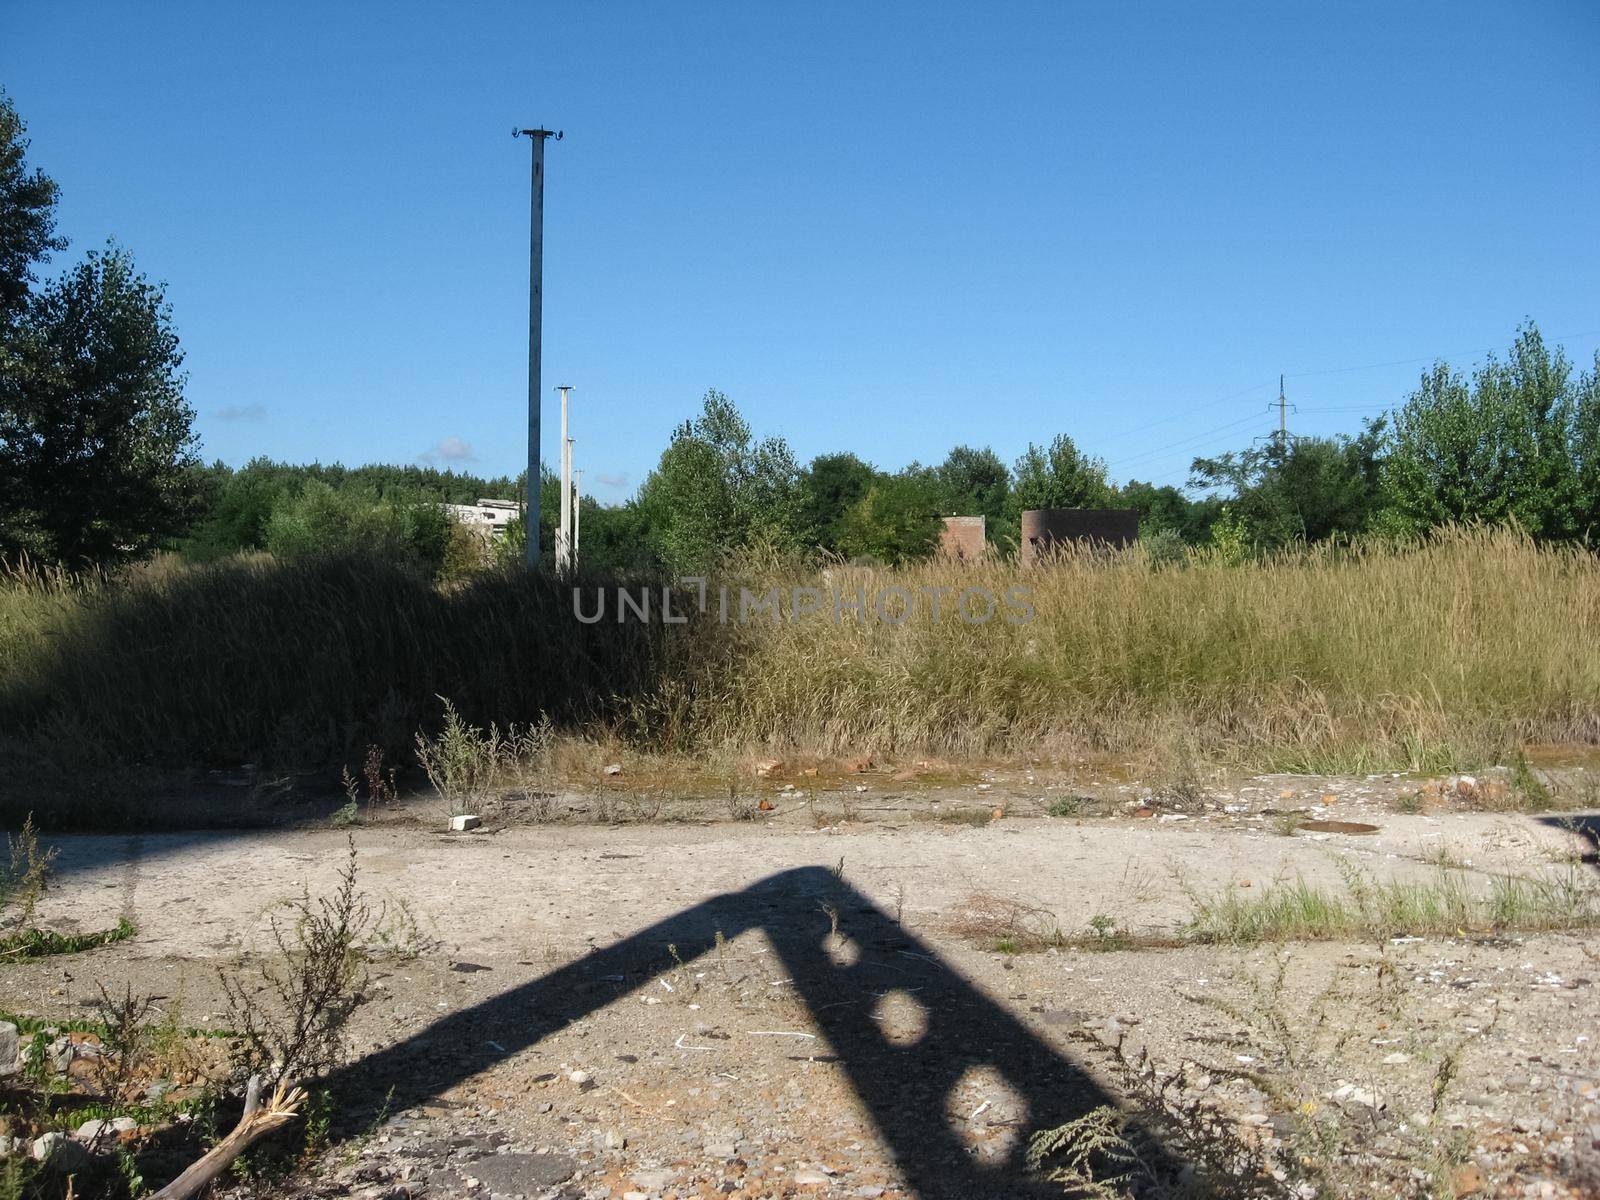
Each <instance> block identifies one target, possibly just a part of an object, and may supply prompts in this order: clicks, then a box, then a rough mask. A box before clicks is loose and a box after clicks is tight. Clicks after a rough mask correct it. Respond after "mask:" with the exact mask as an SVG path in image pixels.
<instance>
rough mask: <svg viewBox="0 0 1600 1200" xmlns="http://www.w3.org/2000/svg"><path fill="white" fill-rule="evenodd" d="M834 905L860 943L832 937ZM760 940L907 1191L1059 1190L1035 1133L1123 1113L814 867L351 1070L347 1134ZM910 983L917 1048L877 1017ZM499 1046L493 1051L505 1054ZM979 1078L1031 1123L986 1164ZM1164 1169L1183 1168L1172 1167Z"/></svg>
mask: <svg viewBox="0 0 1600 1200" xmlns="http://www.w3.org/2000/svg"><path fill="white" fill-rule="evenodd" d="M827 909H831V910H832V912H833V913H834V914H837V918H838V930H839V934H840V935H842V939H844V942H845V943H847V944H848V946H849V949H848V951H847V952H845V953H841V952H840V951H841V944H842V943H841V940H840V939H838V938H835V937H834V936H833V934H832V932H831V921H832V918H831V917H830V915H829V913H828V911H826V910H827ZM756 929H758V930H760V931H761V932H763V933H764V934H765V935H766V937H767V938H768V939H769V940H770V942H771V944H772V946H773V948H774V949H775V951H776V952H777V954H778V956H779V957H780V958H781V960H782V962H783V964H784V969H785V971H786V972H787V973H788V975H790V976H791V977H792V979H793V982H794V986H795V988H796V990H797V992H798V993H799V995H800V997H801V999H802V1000H803V1001H804V1002H805V1004H806V1006H807V1008H808V1009H809V1011H810V1013H811V1015H812V1017H813V1019H814V1020H815V1022H816V1025H817V1027H818V1029H819V1031H820V1033H821V1035H822V1036H823V1037H825V1038H826V1039H827V1042H828V1044H829V1045H830V1046H831V1048H832V1051H833V1053H834V1054H835V1055H837V1058H838V1062H839V1064H840V1066H841V1067H842V1068H843V1070H844V1071H845V1073H846V1074H847V1076H848V1078H849V1081H850V1083H851V1085H852V1087H853V1088H854V1089H855V1091H856V1093H857V1095H858V1096H859V1097H860V1098H861V1100H862V1102H863V1104H864V1106H865V1108H866V1110H867V1111H868V1112H869V1113H870V1114H871V1118H872V1120H873V1122H874V1123H875V1124H876V1126H877V1129H878V1131H879V1133H880V1135H881V1137H882V1139H883V1141H884V1143H885V1145H886V1146H887V1147H888V1149H889V1150H890V1152H891V1153H892V1154H893V1156H894V1158H895V1160H896V1161H897V1163H898V1164H899V1167H900V1169H901V1171H902V1172H903V1173H904V1175H905V1178H906V1180H907V1183H908V1184H909V1186H910V1187H911V1188H913V1189H914V1190H915V1192H916V1193H917V1194H918V1195H920V1196H923V1197H939V1198H948V1200H957V1198H959V1200H979V1198H982V1197H1012V1196H1019V1197H1020V1196H1034V1195H1039V1196H1045V1195H1056V1196H1059V1194H1060V1192H1059V1188H1055V1189H1049V1188H1045V1187H1043V1186H1042V1184H1041V1183H1040V1181H1039V1179H1038V1177H1037V1176H1036V1175H1034V1174H1033V1173H1031V1172H1030V1171H1028V1169H1027V1167H1026V1164H1025V1162H1024V1161H1023V1153H1024V1150H1025V1147H1026V1137H1025V1136H1023V1135H1025V1134H1026V1133H1027V1132H1028V1131H1031V1130H1037V1129H1044V1128H1049V1127H1051V1126H1054V1125H1059V1124H1061V1123H1063V1122H1065V1121H1068V1120H1071V1119H1073V1118H1074V1117H1077V1116H1081V1115H1082V1114H1084V1113H1085V1112H1088V1111H1090V1110H1091V1109H1093V1108H1095V1107H1097V1106H1099V1105H1103V1104H1110V1103H1115V1101H1114V1099H1113V1097H1112V1096H1111V1095H1110V1094H1109V1093H1107V1092H1106V1091H1105V1090H1103V1089H1102V1088H1101V1087H1100V1086H1099V1085H1098V1084H1097V1083H1096V1082H1095V1081H1094V1080H1093V1079H1092V1078H1090V1076H1089V1075H1088V1074H1087V1073H1086V1072H1085V1071H1084V1069H1083V1068H1082V1067H1081V1066H1079V1065H1078V1064H1076V1063H1074V1062H1073V1061H1072V1060H1071V1059H1070V1058H1068V1057H1066V1056H1065V1055H1063V1054H1061V1053H1060V1052H1059V1051H1058V1050H1056V1049H1055V1048H1054V1047H1053V1046H1051V1045H1049V1044H1048V1043H1047V1042H1045V1041H1043V1040H1042V1039H1040V1038H1039V1037H1037V1036H1036V1035H1035V1034H1034V1033H1032V1032H1031V1031H1030V1030H1029V1029H1028V1028H1027V1027H1026V1026H1024V1025H1023V1024H1022V1023H1021V1022H1020V1021H1018V1020H1017V1019H1016V1018H1015V1017H1013V1016H1012V1015H1011V1014H1010V1013H1008V1012H1006V1011H1005V1010H1004V1009H1002V1008H1001V1007H999V1006H998V1005H997V1004H995V1003H994V1002H993V1001H992V1000H990V999H989V998H988V997H987V996H985V995H984V994H983V993H982V992H980V991H979V990H978V989H977V988H975V987H974V986H973V985H972V984H971V983H969V982H968V981H967V980H966V979H964V978H963V977H962V976H961V974H960V973H959V972H958V971H957V970H955V969H954V967H952V966H951V965H950V964H948V963H946V962H945V961H944V960H943V959H941V958H940V957H939V956H938V955H937V954H935V953H934V951H933V950H932V949H931V948H930V947H928V946H927V945H926V944H924V943H923V942H921V941H920V940H918V939H917V938H916V937H914V936H913V935H911V934H910V933H908V932H907V931H906V930H905V928H904V927H903V926H902V925H900V924H899V923H898V922H897V921H895V920H894V919H893V918H891V917H890V916H889V915H888V914H887V913H884V912H883V911H882V910H880V909H879V908H877V907H876V906H874V905H873V904H872V903H871V902H869V901H868V900H867V899H866V897H864V896H863V895H862V894H861V893H859V892H857V891H856V890H855V889H854V888H852V887H850V886H849V885H848V884H846V883H844V882H842V881H841V880H840V879H839V878H838V877H837V876H836V875H835V874H834V873H833V872H831V871H828V870H825V869H823V868H820V867H804V868H797V869H794V870H789V871H783V872H780V873H778V874H776V875H772V876H769V877H768V878H766V879H764V880H761V881H760V882H758V883H755V884H753V885H751V886H750V887H748V888H746V889H744V890H743V891H740V892H733V893H725V894H723V895H720V896H716V897H713V898H711V899H708V900H706V901H704V902H702V903H700V904H697V905H695V906H694V907H692V908H688V909H685V910H684V911H682V912H680V913H678V914H676V915H674V916H672V917H669V918H668V919H666V920H664V921H661V922H658V923H657V924H655V925H652V926H650V927H649V928H646V929H643V930H640V931H639V932H638V933H635V934H633V935H632V936H631V937H628V938H626V939H625V940H623V941H621V942H619V943H617V944H615V945H613V946H608V947H606V948H604V949H600V950H596V951H594V952H593V953H591V954H588V955H586V956H585V957H584V958H582V959H580V960H579V961H577V962H574V963H572V964H570V965H568V966H565V967H561V968H559V969H557V970H555V971H552V972H551V973H550V974H548V975H545V976H544V977H542V978H540V979H538V980H535V981H533V982H531V983H527V984H524V985H521V986H519V987H516V988H512V989H510V990H509V991H506V992H502V993H500V994H499V995H497V996H494V997H491V998H490V999H487V1000H485V1001H482V1002H481V1003H479V1004H476V1005H474V1006H472V1007H471V1008H467V1009H463V1010H461V1011H459V1012H455V1013H452V1014H450V1015H449V1016H446V1017H443V1018H441V1019H439V1020H438V1021H436V1022H434V1023H433V1024H432V1025H430V1026H428V1027H427V1028H426V1029H424V1030H421V1031H420V1032H418V1033H417V1034H415V1035H413V1036H412V1037H409V1038H407V1039H405V1040H404V1041H401V1042H399V1043H396V1044H395V1045H393V1046H390V1047H387V1048H385V1049H383V1050H381V1051H378V1052H377V1053H374V1054H372V1055H369V1056H367V1057H365V1058H363V1059H361V1060H359V1061H357V1062H355V1063H353V1064H351V1065H350V1066H348V1067H346V1068H344V1069H343V1070H341V1071H340V1072H339V1073H338V1074H337V1075H336V1076H335V1077H334V1078H333V1079H331V1080H330V1081H329V1082H328V1086H330V1087H331V1088H332V1089H333V1090H334V1091H335V1094H337V1095H339V1096H340V1098H341V1113H342V1117H343V1120H342V1121H341V1124H343V1125H345V1126H346V1127H348V1128H350V1129H352V1130H353V1129H357V1128H360V1127H362V1126H363V1125H364V1123H365V1122H367V1121H370V1119H371V1117H372V1115H373V1114H374V1113H375V1111H376V1109H377V1106H378V1105H379V1104H380V1103H383V1102H385V1101H386V1102H387V1103H388V1104H389V1105H391V1106H392V1107H393V1108H394V1109H395V1110H399V1109H403V1108H409V1107H412V1106H415V1105H418V1104H423V1103H426V1102H427V1101H429V1100H430V1099H432V1098H435V1097H437V1096H439V1095H440V1094H441V1093H442V1092H444V1091H446V1090H447V1089H449V1088H451V1087H453V1086H454V1085H456V1084H458V1083H461V1082H462V1081H464V1080H466V1079H468V1078H470V1077H472V1076H473V1075H475V1074H477V1073H479V1072H480V1071H482V1070H484V1069H486V1068H488V1067H489V1066H491V1065H493V1064H494V1063H495V1062H497V1061H500V1060H501V1059H503V1058H506V1057H509V1056H510V1055H513V1054H516V1053H517V1052H519V1051H522V1050H526V1049H527V1048H529V1047H530V1046H533V1045H535V1044H537V1043H538V1042H539V1041H540V1040H542V1039H543V1038H544V1037H546V1036H547V1035H549V1034H551V1033H554V1032H555V1031H557V1030H559V1029H561V1028H563V1027H564V1026H566V1025H568V1024H570V1023H571V1022H573V1021H575V1020H579V1019H581V1018H582V1017H584V1016H587V1015H589V1014H590V1013H593V1012H595V1011H597V1010H598V1009H600V1008H603V1007H604V1006H606V1005H608V1004H610V1003H612V1002H614V1001H616V1000H618V999H620V998H622V997H624V996H626V995H628V994H629V993H631V992H633V991H636V990H637V989H638V988H640V987H642V986H644V985H645V984H646V983H649V982H651V981H652V979H653V978H655V976H656V975H657V974H658V973H659V972H660V970H661V969H662V966H663V963H665V962H667V961H668V959H667V951H666V947H667V946H668V944H671V945H673V946H675V947H677V952H678V953H679V954H681V955H682V957H683V958H684V959H685V960H686V961H687V960H689V959H691V958H692V957H694V956H695V955H696V954H698V953H703V952H704V951H705V950H706V949H709V948H710V947H711V946H712V945H713V944H714V940H715V937H716V935H717V933H718V932H720V933H721V934H722V935H723V936H724V937H726V938H729V939H732V938H734V937H737V936H738V935H739V934H741V933H745V932H747V931H750V930H756ZM891 989H904V990H905V991H906V992H907V993H908V994H909V995H910V996H912V997H914V998H915V1000H916V1001H917V1002H918V1003H919V1004H920V1005H921V1006H922V1008H923V1010H924V1012H925V1015H926V1030H925V1032H924V1033H923V1034H922V1036H921V1037H920V1038H918V1039H917V1040H916V1041H915V1042H914V1043H912V1044H909V1045H897V1044H894V1043H893V1042H891V1041H890V1040H888V1038H886V1036H885V1033H884V1028H883V1026H882V1025H881V1024H880V1022H879V1021H877V1020H875V1019H874V1017H873V1007H874V1004H875V1002H876V1001H877V999H878V997H879V996H880V995H882V994H883V993H884V992H886V991H888V990H891ZM491 1043H492V1046H491ZM973 1068H992V1069H993V1070H994V1071H996V1072H998V1073H999V1075H1000V1076H1002V1077H1003V1078H1004V1080H1005V1081H1006V1083H1007V1084H1008V1085H1009V1086H1010V1088H1012V1089H1014V1091H1015V1093H1016V1094H1017V1096H1018V1097H1020V1098H1021V1099H1022V1101H1023V1102H1024V1103H1025V1105H1026V1109H1027V1112H1026V1116H1025V1119H1024V1121H1023V1128H1022V1129H1019V1130H1018V1131H1017V1132H1018V1135H1019V1136H1017V1137H1015V1138H1014V1139H1013V1140H1012V1144H1011V1146H1010V1148H1009V1150H1008V1151H1007V1152H1006V1153H1005V1154H1004V1155H1003V1156H1002V1157H1000V1158H999V1160H998V1161H992V1162H989V1161H980V1160H979V1159H978V1157H976V1156H975V1155H974V1154H973V1153H972V1152H971V1151H970V1150H969V1149H968V1146H967V1145H966V1144H965V1143H964V1142H963V1140H962V1138H961V1137H960V1135H959V1133H958V1131H957V1130H956V1129H955V1128H954V1127H953V1126H952V1122H951V1118H950V1117H948V1116H947V1112H948V1110H949V1102H950V1099H951V1093H952V1090H953V1089H955V1088H956V1086H957V1084H958V1083H959V1082H960V1081H961V1079H962V1077H963V1076H964V1075H966V1074H967V1072H968V1071H970V1070H972V1069H973ZM1156 1165H1157V1167H1158V1169H1160V1170H1161V1171H1163V1173H1165V1172H1168V1171H1171V1170H1172V1168H1173V1167H1174V1166H1175V1164H1174V1163H1172V1162H1170V1161H1164V1162H1161V1163H1158V1164H1156Z"/></svg>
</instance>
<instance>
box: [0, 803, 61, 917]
mask: <svg viewBox="0 0 1600 1200" xmlns="http://www.w3.org/2000/svg"><path fill="white" fill-rule="evenodd" d="M6 841H7V843H8V849H9V851H10V853H9V854H8V855H7V858H8V860H9V861H8V863H7V865H6V867H5V869H4V870H0V924H5V925H12V926H19V925H26V924H27V923H28V922H29V921H30V920H32V919H33V910H34V909H35V908H37V907H38V905H39V898H40V897H41V896H43V895H44V890H45V887H46V886H47V884H48V881H49V877H50V863H51V862H52V860H54V858H55V856H56V852H55V849H54V848H53V847H52V848H51V849H49V850H40V848H39V835H38V832H37V831H36V830H35V829H34V827H33V814H32V813H29V814H28V816H27V817H26V818H25V819H24V820H23V822H22V828H21V829H20V830H19V831H18V832H17V834H16V835H15V836H9V835H8V836H7V838H6Z"/></svg>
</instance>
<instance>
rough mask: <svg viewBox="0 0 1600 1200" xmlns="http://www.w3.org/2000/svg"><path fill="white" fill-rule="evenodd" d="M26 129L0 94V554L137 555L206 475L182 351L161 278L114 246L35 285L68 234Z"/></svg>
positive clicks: (94, 558)
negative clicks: (154, 279) (34, 163)
mask: <svg viewBox="0 0 1600 1200" xmlns="http://www.w3.org/2000/svg"><path fill="white" fill-rule="evenodd" d="M25 132H26V130H25V127H24V126H23V123H22V121H21V120H20V119H19V118H18V117H17V114H16V111H15V109H14V108H13V107H12V105H11V103H10V101H9V100H8V99H6V98H5V97H4V96H0V556H5V555H12V554H16V553H18V552H25V553H28V554H31V555H34V556H36V557H38V558H41V559H45V560H48V561H52V562H61V563H66V564H69V565H73V566H79V565H83V564H87V563H95V562H112V561H116V560H119V559H125V558H130V557H135V556H138V555H141V554H144V553H146V552H148V551H149V550H151V549H152V548H154V547H155V546H156V545H158V544H159V543H160V542H162V541H163V540H165V539H167V538H169V537H172V536H174V535H176V534H177V533H179V532H181V531H182V530H183V529H184V527H185V526H186V525H187V524H188V522H189V520H190V519H191V517H192V515H193V509H194V498H195V495H196V493H197V491H198V489H199V485H200V483H201V476H200V473H199V470H198V462H197V460H196V458H195V454H194V445H195V438H194V433H193V430H192V425H193V421H194V412H193V410H192V409H191V408H190V407H189V405H188V403H187V402H186V401H185V400H184V397H183V377H182V375H181V374H180V373H179V368H180V366H181V364H182V362H183V355H182V352H181V351H180V350H179V349H178V339H177V336H176V335H175V334H174V333H173V332H172V322H171V312H170V310H169V309H168V307H167V304H166V301H165V299H164V297H163V295H162V291H161V288H160V287H158V286H156V285H154V284H152V283H150V282H149V281H148V280H146V279H145V278H144V276H142V275H140V274H139V273H138V272H137V271H136V270H135V269H134V265H133V260H132V259H131V258H130V257H129V256H128V254H127V253H126V252H125V251H123V250H120V249H118V248H116V247H115V246H112V247H110V248H109V249H107V250H106V251H105V252H103V253H91V254H90V255H88V257H87V258H86V259H85V261H83V262H82V263H80V264H78V265H77V266H75V267H73V268H72V269H71V270H69V271H67V273H66V274H65V275H64V276H62V277H61V278H59V279H56V280H52V281H50V282H48V283H45V284H43V285H39V284H38V280H37V276H36V268H37V267H38V265H39V264H41V263H42V262H44V261H45V260H46V259H47V258H48V256H49V255H50V253H51V252H52V251H55V250H59V249H61V248H62V247H63V246H64V245H65V243H64V242H63V241H62V240H61V239H60V238H58V237H56V236H55V232H54V228H55V226H54V220H55V217H54V208H55V202H56V186H55V184H54V183H53V182H52V181H51V180H50V179H48V178H47V177H46V176H44V175H43V174H41V173H40V172H38V171H33V172H31V173H30V172H29V171H28V168H27V163H26V152H27V147H28V142H27V140H26V138H25V137H24V136H23V135H24V133H25Z"/></svg>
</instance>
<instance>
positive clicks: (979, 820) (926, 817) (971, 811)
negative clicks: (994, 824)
mask: <svg viewBox="0 0 1600 1200" xmlns="http://www.w3.org/2000/svg"><path fill="white" fill-rule="evenodd" d="M993 818H994V813H993V812H992V811H991V810H990V809H987V808H934V809H929V810H928V811H927V812H922V813H918V814H917V815H916V818H915V819H916V820H918V821H928V822H931V823H933V824H936V825H966V826H969V827H971V828H973V829H981V828H983V827H984V826H986V825H988V824H989V822H990V821H991V820H993Z"/></svg>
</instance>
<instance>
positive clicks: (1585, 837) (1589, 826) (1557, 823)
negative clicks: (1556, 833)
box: [1535, 813, 1600, 868]
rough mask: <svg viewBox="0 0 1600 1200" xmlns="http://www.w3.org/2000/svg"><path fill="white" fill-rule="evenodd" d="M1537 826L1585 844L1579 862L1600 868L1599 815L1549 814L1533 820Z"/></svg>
mask: <svg viewBox="0 0 1600 1200" xmlns="http://www.w3.org/2000/svg"><path fill="white" fill-rule="evenodd" d="M1535 819H1536V820H1537V821H1538V822H1539V824H1541V825H1544V826H1547V827H1549V828H1551V829H1559V830H1561V831H1562V832H1563V833H1568V834H1571V835H1573V836H1575V837H1577V838H1578V839H1579V840H1580V841H1582V842H1585V843H1587V846H1588V848H1587V849H1585V850H1583V851H1582V852H1581V854H1582V858H1581V861H1582V862H1584V863H1586V864H1587V865H1589V866H1591V867H1596V868H1600V813H1549V814H1547V815H1545V816H1542V817H1537V818H1535Z"/></svg>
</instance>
